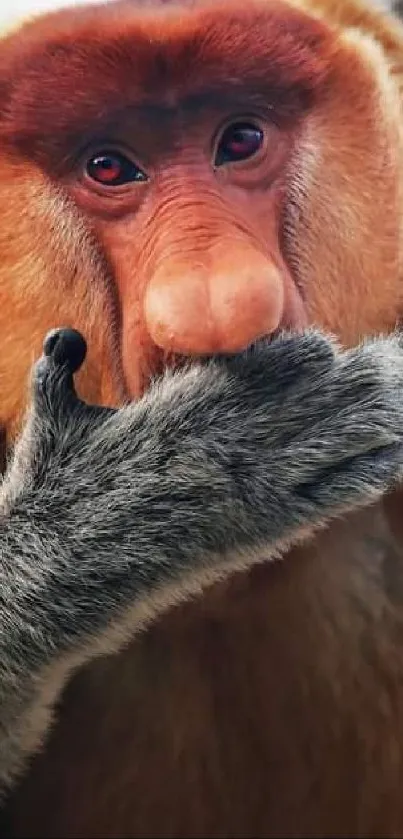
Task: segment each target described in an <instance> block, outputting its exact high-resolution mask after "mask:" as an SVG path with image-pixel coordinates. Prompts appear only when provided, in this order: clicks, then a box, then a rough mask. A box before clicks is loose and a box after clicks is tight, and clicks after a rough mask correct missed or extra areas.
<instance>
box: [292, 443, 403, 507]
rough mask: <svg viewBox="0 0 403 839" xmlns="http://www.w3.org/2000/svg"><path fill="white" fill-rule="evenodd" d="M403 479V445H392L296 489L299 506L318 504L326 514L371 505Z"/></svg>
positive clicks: (330, 470)
mask: <svg viewBox="0 0 403 839" xmlns="http://www.w3.org/2000/svg"><path fill="white" fill-rule="evenodd" d="M402 476H403V444H402V443H400V442H399V443H392V444H390V445H385V446H384V447H381V448H377V449H374V450H373V451H370V452H367V453H366V454H362V455H358V456H357V457H352V458H351V459H349V460H346V461H344V463H340V464H339V465H338V466H334V467H332V468H329V469H324V470H323V472H322V473H320V474H319V475H318V476H317V478H316V479H315V481H312V482H307V483H301V484H299V486H298V487H296V489H295V494H296V497H297V498H298V504H300V503H301V502H306V503H307V504H312V503H314V504H315V505H319V507H320V508H321V509H322V510H323V511H324V512H326V509H327V508H328V509H329V510H333V509H335V508H336V507H339V508H343V509H348V507H350V506H355V505H360V504H369V503H371V502H372V501H375V500H376V499H377V498H379V497H380V496H381V495H383V494H384V493H386V492H387V491H389V490H391V489H392V488H393V487H394V486H396V485H397V484H398V483H399V482H400V481H401V480H402Z"/></svg>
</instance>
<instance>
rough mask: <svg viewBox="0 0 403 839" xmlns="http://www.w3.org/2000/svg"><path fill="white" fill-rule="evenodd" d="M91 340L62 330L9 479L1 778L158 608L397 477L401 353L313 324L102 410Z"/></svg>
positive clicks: (0, 661) (1, 540) (36, 383)
mask: <svg viewBox="0 0 403 839" xmlns="http://www.w3.org/2000/svg"><path fill="white" fill-rule="evenodd" d="M84 355H85V344H84V342H83V339H82V338H81V336H79V335H78V333H75V332H74V331H73V330H64V331H63V330H62V331H58V332H55V333H53V334H52V335H51V336H50V337H49V338H48V339H47V341H46V343H45V354H44V356H43V357H42V359H41V360H40V361H39V362H38V364H37V365H36V367H35V369H34V374H33V385H32V406H31V409H30V413H29V416H28V419H27V422H26V425H25V428H24V431H23V433H22V435H21V438H20V440H19V441H18V443H17V446H16V449H15V452H14V456H13V459H12V461H11V463H10V466H9V470H8V473H7V475H6V477H5V480H4V483H3V487H2V498H1V513H2V518H1V521H0V550H1V559H0V562H1V566H0V574H1V587H0V597H1V610H2V620H1V635H0V643H1V657H0V722H1V726H0V728H1V732H0V780H1V783H2V786H3V788H5V787H7V785H9V784H10V782H11V781H12V779H13V777H15V775H16V774H17V773H18V772H19V771H20V770H21V769H22V768H23V766H24V761H25V759H26V758H27V756H29V755H30V754H31V753H32V752H33V751H35V750H36V749H37V748H38V746H39V745H40V743H41V740H42V738H43V736H44V734H45V733H46V730H47V728H48V727H49V724H50V721H51V713H52V708H53V705H54V703H55V700H56V699H57V697H58V695H59V693H60V690H61V689H62V687H63V684H64V683H65V681H66V679H67V677H68V676H69V674H70V673H71V672H72V671H73V670H74V669H76V668H77V667H79V666H80V665H82V664H83V663H84V662H85V661H86V660H88V659H90V658H92V657H94V656H97V655H102V654H105V653H108V652H112V651H115V650H117V649H119V647H120V646H121V645H122V643H123V642H124V641H125V640H126V639H127V638H129V637H131V635H132V634H133V633H134V632H135V631H137V630H138V629H140V628H141V627H144V626H145V625H147V623H148V622H149V621H150V620H152V619H153V618H154V617H155V616H156V615H157V614H159V613H160V612H161V611H162V610H164V609H166V608H168V607H169V606H171V605H172V604H174V603H176V602H179V601H181V600H183V599H185V598H187V597H189V596H190V595H192V594H195V593H197V592H198V591H200V589H201V588H202V587H203V586H205V585H207V584H210V583H211V582H213V581H214V580H217V579H220V578H222V577H223V576H225V575H228V574H229V573H231V572H233V571H234V570H237V569H243V568H247V567H249V566H250V565H251V564H253V563H255V562H258V561H261V560H262V559H267V558H270V557H274V556H276V555H279V554H281V552H282V551H284V550H285V548H287V547H289V546H290V545H292V544H294V543H295V542H297V541H298V540H300V539H301V538H302V537H305V536H306V535H308V534H309V533H311V532H312V531H313V530H314V529H315V528H318V527H321V526H323V525H325V524H326V523H327V522H328V521H329V520H330V519H331V518H332V517H334V516H337V515H339V514H340V513H341V512H343V511H345V510H347V509H350V508H353V507H355V506H358V505H363V504H368V503H370V502H371V501H373V500H375V499H376V498H377V497H379V496H380V495H381V494H382V493H384V492H385V491H386V490H387V489H388V488H390V487H391V486H392V485H393V483H394V482H395V481H396V480H397V479H398V478H399V475H400V472H401V462H402V442H403V351H402V349H401V348H400V346H399V341H398V339H397V338H396V337H392V338H388V339H382V340H377V341H371V342H367V343H366V344H364V345H363V346H362V347H361V348H359V349H357V350H353V351H349V352H342V351H340V350H339V349H338V348H337V346H336V345H335V344H334V343H332V342H331V341H329V340H328V339H326V338H325V337H323V336H321V335H320V334H318V333H317V332H308V333H306V334H305V335H302V336H292V335H283V336H280V337H279V338H276V339H274V340H272V341H261V342H260V343H258V344H257V345H255V346H254V347H253V348H251V349H250V350H248V351H246V352H244V353H243V354H241V355H238V356H234V357H226V358H215V359H210V360H206V361H204V362H200V363H195V364H193V365H190V366H188V367H187V368H186V369H184V370H181V371H178V372H175V373H172V372H167V373H166V374H165V375H164V377H163V378H162V379H161V380H159V381H157V382H156V383H155V384H154V385H153V386H152V387H151V389H150V391H149V392H148V393H147V394H146V395H145V396H144V397H143V398H142V399H141V400H140V401H139V402H138V403H136V404H132V405H129V406H128V407H124V408H121V409H119V410H110V409H105V408H98V407H95V406H89V405H86V404H85V403H83V402H81V401H80V400H79V399H78V398H77V397H76V394H75V390H74V384H73V373H74V372H75V370H76V369H77V368H78V367H79V366H80V364H81V363H82V361H83V359H84Z"/></svg>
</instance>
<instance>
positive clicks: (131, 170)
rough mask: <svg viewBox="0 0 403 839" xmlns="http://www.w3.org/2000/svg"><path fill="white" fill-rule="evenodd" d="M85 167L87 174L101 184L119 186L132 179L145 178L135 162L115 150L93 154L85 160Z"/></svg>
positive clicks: (140, 179)
mask: <svg viewBox="0 0 403 839" xmlns="http://www.w3.org/2000/svg"><path fill="white" fill-rule="evenodd" d="M85 168H86V173H87V175H88V176H89V177H90V178H91V179H92V180H93V181H96V183H98V184H102V186H121V185H122V184H127V183H131V182H132V181H146V180H147V177H146V175H145V174H144V172H142V170H141V169H139V167H138V166H136V164H135V163H133V162H132V161H131V160H129V158H128V157H125V155H124V154H120V152H116V151H104V152H101V153H100V154H95V155H94V156H93V157H90V159H89V160H88V161H87V164H86V167H85Z"/></svg>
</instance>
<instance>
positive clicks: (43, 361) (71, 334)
mask: <svg viewBox="0 0 403 839" xmlns="http://www.w3.org/2000/svg"><path fill="white" fill-rule="evenodd" d="M86 352H87V344H86V341H85V339H84V338H83V336H82V335H81V333H80V332H78V331H77V330H76V329H71V328H70V327H65V328H59V329H53V330H52V331H51V332H49V333H48V334H47V335H46V338H45V340H44V343H43V355H42V357H41V358H40V359H39V361H37V363H36V364H35V366H34V369H33V377H32V378H33V387H32V390H33V402H34V407H35V408H36V410H39V411H40V412H43V411H45V412H46V413H47V414H48V416H50V417H51V418H52V419H53V421H56V424H57V426H58V427H61V426H62V425H63V423H70V421H71V416H72V415H73V414H74V415H76V416H77V418H78V417H79V422H78V423H77V430H78V431H79V432H80V434H81V435H84V434H85V433H86V431H87V430H89V429H90V428H91V427H92V426H94V425H95V424H99V422H102V421H104V420H106V419H107V417H109V416H110V414H111V413H114V412H115V411H114V409H113V408H105V407H102V406H98V405H87V403H86V402H83V401H82V400H81V399H80V398H79V397H78V396H77V393H76V389H75V386H74V373H76V372H77V370H79V368H80V367H81V365H82V364H83V362H84V359H85V356H86Z"/></svg>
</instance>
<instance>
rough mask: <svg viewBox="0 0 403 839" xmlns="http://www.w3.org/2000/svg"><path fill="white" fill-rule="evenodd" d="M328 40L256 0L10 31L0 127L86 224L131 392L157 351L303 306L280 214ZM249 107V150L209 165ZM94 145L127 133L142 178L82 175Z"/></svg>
mask: <svg viewBox="0 0 403 839" xmlns="http://www.w3.org/2000/svg"><path fill="white" fill-rule="evenodd" d="M332 50H333V37H332V33H331V32H330V31H329V30H328V29H327V27H325V26H324V25H323V24H322V23H320V22H319V21H315V20H312V19H310V18H309V17H308V16H306V15H304V14H301V13H300V12H299V11H298V10H296V9H293V8H292V7H289V6H286V5H282V4H278V3H271V4H267V3H262V2H253V3H250V4H249V5H248V6H247V7H246V8H245V6H244V4H239V5H238V4H236V3H235V4H234V3H232V4H230V5H229V4H228V3H226V2H224V3H218V4H215V5H214V6H213V7H212V6H210V5H209V4H207V5H206V6H205V7H203V6H201V7H196V8H192V9H189V10H188V11H186V12H184V11H183V9H182V10H181V9H179V10H178V8H176V7H175V6H170V5H169V6H165V5H164V6H159V7H158V8H155V7H154V8H152V9H148V10H147V9H146V10H144V9H143V10H141V9H139V8H138V7H137V6H133V4H131V3H122V4H119V6H109V7H108V6H104V7H99V8H98V9H94V8H90V9H81V10H78V11H76V10H74V12H69V11H68V12H61V13H58V14H56V15H53V16H51V17H50V18H48V19H45V20H44V21H43V22H38V23H34V24H32V25H30V26H27V27H26V28H25V30H23V31H22V32H21V33H20V34H19V35H18V37H16V36H15V35H14V36H11V37H10V38H9V39H8V40H5V41H4V43H3V45H2V49H1V51H0V78H1V79H2V84H1V88H2V90H1V93H2V96H1V101H2V108H1V111H0V141H1V142H2V144H3V147H4V148H5V149H7V152H8V154H10V155H11V156H13V157H15V160H16V163H15V165H16V166H18V165H20V166H21V167H24V166H25V161H26V160H27V161H29V165H30V167H31V166H32V165H34V166H35V167H37V170H38V173H40V177H44V176H45V177H46V178H47V179H48V184H49V186H50V188H52V187H53V188H54V189H55V190H56V189H57V190H60V189H62V190H63V191H64V193H65V195H66V196H68V197H69V198H70V199H72V200H73V202H74V204H75V206H76V207H77V208H78V211H79V212H80V214H81V215H82V218H83V223H84V225H85V226H86V227H87V229H88V230H89V231H90V232H91V233H94V232H95V238H96V240H97V243H98V246H97V247H98V250H99V252H100V255H101V256H102V258H104V259H105V260H106V263H107V265H108V267H109V272H108V281H107V282H106V283H105V285H106V287H107V291H106V292H105V294H106V295H107V296H109V297H110V298H111V299H113V300H114V301H115V303H116V304H117V307H118V309H119V310H120V315H121V336H120V342H121V355H122V358H123V368H124V372H125V379H126V385H127V387H128V389H129V392H130V393H132V394H135V393H138V392H139V391H140V390H141V389H142V388H143V387H144V385H145V384H146V381H147V379H148V377H149V375H150V373H153V372H155V368H156V367H158V365H159V364H160V362H159V361H158V358H159V357H160V356H161V352H162V353H163V354H164V353H165V354H167V353H168V354H170V353H172V352H175V353H181V354H184V353H191V354H195V353H200V352H213V351H215V350H226V351H232V350H236V349H240V348H242V347H243V346H246V345H247V344H248V343H250V342H251V341H253V340H254V339H255V338H256V337H258V336H259V335H262V334H265V333H267V332H271V331H272V330H273V329H276V328H278V327H279V326H280V325H285V324H288V323H294V325H297V326H300V325H302V324H303V323H304V322H305V320H306V318H305V314H304V311H303V305H302V302H301V299H300V294H299V291H298V290H297V289H296V286H295V284H294V283H293V281H292V278H291V276H290V274H289V269H288V267H287V264H286V262H285V260H284V254H283V253H282V252H281V247H280V244H279V238H280V219H281V214H282V206H283V203H284V196H285V188H286V173H287V170H288V167H289V163H290V159H291V153H292V150H293V148H294V147H295V146H296V145H297V142H298V136H299V134H300V131H301V125H302V124H303V120H304V118H305V117H306V115H307V114H308V113H310V112H311V111H312V109H314V107H315V103H316V102H317V101H318V99H320V95H321V91H322V89H323V86H324V84H325V83H326V78H327V75H328V72H329V66H330V64H329V62H330V58H331V55H332ZM246 118H248V119H249V120H250V121H252V120H255V121H256V120H260V122H261V124H263V125H264V128H265V132H266V135H267V136H266V146H267V148H266V150H265V153H264V155H262V156H261V158H262V159H261V160H260V163H259V161H257V163H256V165H255V166H253V165H252V166H251V165H250V162H248V165H246V166H245V167H244V168H242V167H240V166H235V167H227V169H226V171H222V172H221V171H220V170H217V169H216V168H215V167H214V159H213V158H214V143H216V142H217V137H218V135H219V132H220V131H222V130H223V126H225V124H227V123H229V122H231V121H232V122H239V120H241V119H246ZM102 146H103V147H105V146H106V147H110V146H119V147H120V148H121V149H125V150H128V151H129V153H130V154H131V155H132V158H133V159H135V161H136V163H137V164H138V165H139V166H140V167H141V169H142V170H144V172H145V173H146V174H147V176H148V179H149V180H148V182H147V184H141V183H136V184H134V185H133V184H131V186H130V188H126V189H120V190H119V189H118V190H115V192H114V194H112V193H111V191H110V190H109V191H102V190H99V189H98V190H97V189H90V188H89V185H88V182H87V181H86V180H85V179H83V178H82V170H81V168H80V167H82V165H83V157H84V156H85V154H90V151H91V149H92V150H94V149H96V148H100V147H102ZM87 150H88V151H87ZM84 282H85V281H84ZM86 282H88V283H89V284H91V271H90V269H89V270H88V272H87V278H86ZM158 348H159V349H158Z"/></svg>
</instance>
